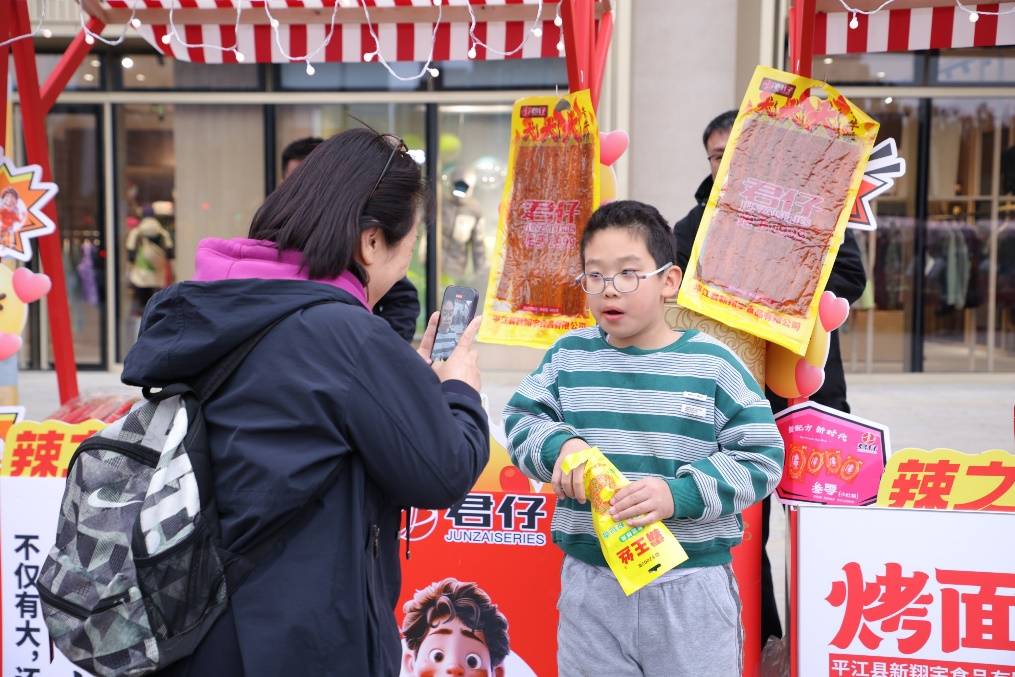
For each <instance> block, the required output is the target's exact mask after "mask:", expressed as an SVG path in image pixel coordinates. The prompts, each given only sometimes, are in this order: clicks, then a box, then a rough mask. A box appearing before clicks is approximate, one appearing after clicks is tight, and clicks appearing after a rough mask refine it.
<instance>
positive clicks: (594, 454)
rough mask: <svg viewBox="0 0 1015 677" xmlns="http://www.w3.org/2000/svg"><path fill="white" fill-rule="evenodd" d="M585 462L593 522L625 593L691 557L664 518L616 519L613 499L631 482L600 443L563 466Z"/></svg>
mask: <svg viewBox="0 0 1015 677" xmlns="http://www.w3.org/2000/svg"><path fill="white" fill-rule="evenodd" d="M582 463H584V464H585V477H584V482H585V496H586V498H588V500H589V502H590V503H592V526H593V528H595V530H596V535H597V536H598V537H599V547H600V548H602V551H603V557H605V558H606V563H607V564H609V565H610V569H611V570H612V571H613V575H614V576H616V577H617V581H618V582H619V583H620V587H621V588H623V590H624V594H626V595H631V594H634V593H635V592H637V591H638V590H640V589H641V588H643V587H645V586H646V585H648V584H649V583H651V582H652V581H654V580H655V579H657V578H659V577H660V576H662V575H663V574H664V573H666V572H667V571H669V570H670V569H672V568H673V567H675V566H677V565H678V564H680V563H681V562H686V561H687V553H685V552H684V549H683V548H682V547H680V543H679V542H678V541H677V539H676V537H675V536H674V535H673V533H672V532H671V531H670V530H669V529H668V528H666V525H664V524H663V523H662V522H653V523H651V524H649V525H647V526H644V527H631V526H628V525H627V523H625V522H615V521H613V518H611V517H610V500H611V499H612V498H613V495H614V494H615V493H617V490H618V489H620V488H621V487H623V486H625V485H628V484H630V482H629V481H628V479H627V478H626V477H624V476H623V475H622V474H621V473H620V471H619V470H617V466H615V465H613V463H611V462H610V460H609V459H608V458H606V456H605V455H604V454H603V452H602V451H600V450H599V448H598V447H589V448H588V449H584V450H582V451H579V452H578V453H575V454H571V455H570V456H568V457H567V458H565V459H564V463H563V464H562V466H561V467H562V469H563V470H564V472H571V471H572V470H574V469H575V468H577V467H578V466H580V465H581V464H582Z"/></svg>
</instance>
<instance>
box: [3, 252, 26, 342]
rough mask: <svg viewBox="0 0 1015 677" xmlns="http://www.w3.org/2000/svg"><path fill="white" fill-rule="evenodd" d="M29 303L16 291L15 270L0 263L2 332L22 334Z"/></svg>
mask: <svg viewBox="0 0 1015 677" xmlns="http://www.w3.org/2000/svg"><path fill="white" fill-rule="evenodd" d="M27 319H28V304H27V303H25V302H24V301H22V300H21V297H19V296H18V294H17V293H16V292H15V291H14V271H12V270H11V269H10V268H8V267H7V266H4V265H0V333H4V334H16V335H19V336H20V335H21V330H22V329H24V328H25V320H27Z"/></svg>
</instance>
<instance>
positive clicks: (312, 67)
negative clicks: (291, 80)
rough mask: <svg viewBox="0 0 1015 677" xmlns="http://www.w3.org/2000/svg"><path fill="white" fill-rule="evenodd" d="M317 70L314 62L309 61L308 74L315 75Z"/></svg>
mask: <svg viewBox="0 0 1015 677" xmlns="http://www.w3.org/2000/svg"><path fill="white" fill-rule="evenodd" d="M316 72H317V70H316V69H315V68H314V65H313V64H312V63H307V75H313V74H314V73H316Z"/></svg>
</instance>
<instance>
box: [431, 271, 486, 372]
mask: <svg viewBox="0 0 1015 677" xmlns="http://www.w3.org/2000/svg"><path fill="white" fill-rule="evenodd" d="M478 304H479V292H477V291H476V290H475V289H472V288H471V287H456V286H451V287H448V288H447V289H445V290H444V298H443V300H442V301H441V308H440V313H441V314H440V319H439V320H438V322H437V336H436V338H435V339H434V344H433V350H432V352H431V353H430V359H432V360H433V361H435V362H437V361H442V360H446V359H448V358H449V357H451V353H452V352H454V350H455V347H456V346H457V345H458V341H459V340H460V339H461V338H462V332H464V331H465V329H466V327H468V326H469V323H470V322H472V319H473V318H474V317H475V316H476V308H477V306H478Z"/></svg>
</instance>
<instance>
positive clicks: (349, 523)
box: [123, 129, 489, 677]
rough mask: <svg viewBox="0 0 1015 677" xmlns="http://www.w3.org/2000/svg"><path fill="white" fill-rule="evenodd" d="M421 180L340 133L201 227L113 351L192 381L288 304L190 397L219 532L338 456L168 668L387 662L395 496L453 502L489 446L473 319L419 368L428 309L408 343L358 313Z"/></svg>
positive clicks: (435, 504) (236, 542)
mask: <svg viewBox="0 0 1015 677" xmlns="http://www.w3.org/2000/svg"><path fill="white" fill-rule="evenodd" d="M425 196H426V193H425V190H424V185H423V182H422V180H421V177H420V172H419V168H418V167H417V165H416V163H415V162H414V161H413V160H412V159H411V158H410V157H409V156H408V154H407V153H406V152H405V146H404V145H403V144H401V143H400V142H397V141H395V140H393V139H392V137H387V136H381V135H378V134H376V133H374V132H372V131H368V130H364V129H356V130H351V131H347V132H344V133H342V134H339V135H337V136H335V137H333V138H331V139H329V140H328V141H326V142H325V143H323V144H322V145H321V146H320V147H319V148H318V149H317V150H315V151H314V152H313V153H312V154H311V155H310V156H309V157H308V158H307V160H306V161H305V162H304V163H303V164H302V165H301V166H300V167H299V169H297V171H296V173H295V174H294V175H293V176H292V177H291V178H290V179H289V180H287V181H285V182H284V183H283V184H282V185H281V186H280V187H279V188H278V189H277V190H276V191H275V192H274V193H272V194H271V195H269V196H268V198H267V200H265V202H264V204H263V205H262V206H261V208H260V209H259V210H258V211H257V214H256V215H255V216H254V220H253V223H252V225H251V228H250V239H235V240H205V241H203V242H202V243H201V244H200V246H199V248H198V252H197V271H196V275H195V280H196V281H195V282H185V283H183V284H179V285H176V286H174V287H171V288H169V289H167V290H166V291H164V292H162V293H160V294H159V295H158V296H156V297H155V298H154V299H152V301H151V303H150V304H149V305H148V307H147V309H146V311H145V317H144V319H143V321H142V330H141V335H140V337H139V338H138V342H137V344H136V345H135V346H134V348H133V349H132V350H131V352H130V354H129V355H128V356H127V359H126V361H125V368H124V375H123V379H124V381H125V382H127V383H132V384H136V385H147V386H161V385H164V384H166V383H169V382H172V381H180V380H183V381H186V380H188V379H193V378H196V377H198V376H200V375H201V374H202V373H204V372H205V371H206V370H208V369H209V368H210V367H211V366H212V365H215V364H216V363H218V361H219V360H221V359H222V358H223V357H224V356H225V355H227V354H228V353H229V352H230V351H232V350H233V349H234V348H236V347H237V346H239V345H240V344H242V343H243V342H244V341H245V340H246V339H248V338H249V337H251V336H254V335H256V334H257V333H258V332H260V331H261V330H262V329H264V328H265V327H267V326H270V325H271V324H273V323H274V322H276V321H277V320H279V319H280V318H283V319H281V321H280V322H279V323H278V325H277V326H275V328H274V329H272V330H271V331H270V332H269V333H268V334H267V335H266V336H265V337H264V338H263V339H262V340H261V341H260V343H259V344H258V345H257V347H256V348H255V349H254V350H253V351H252V352H251V353H250V355H249V357H248V358H247V359H246V361H245V362H244V363H243V364H242V365H241V366H240V367H239V369H238V370H237V371H236V373H235V374H234V375H233V376H232V377H231V378H230V380H229V381H228V382H227V383H226V384H225V386H224V387H223V388H222V390H220V391H219V393H218V394H217V396H216V397H215V398H213V399H212V400H211V401H210V402H209V403H208V404H207V405H206V407H205V413H206V417H207V422H208V436H209V442H210V447H211V449H212V452H213V464H214V466H213V473H214V476H215V492H216V494H215V497H216V500H217V502H218V509H219V514H220V518H221V525H222V539H223V546H224V547H225V548H227V549H230V550H240V551H242V549H243V547H244V544H245V543H250V542H251V541H252V540H253V539H256V538H257V536H258V534H259V533H263V532H264V529H265V527H266V525H270V524H272V523H275V524H277V523H278V519H279V517H280V516H284V515H286V514H292V511H293V510H294V508H295V507H296V506H299V505H300V504H301V503H304V502H306V500H307V498H308V497H309V496H312V495H313V493H314V491H315V489H317V488H318V487H320V486H321V484H322V482H324V478H325V477H327V476H328V475H329V473H330V472H331V471H332V470H334V469H335V468H336V467H340V472H339V473H338V479H337V480H336V481H335V482H334V484H333V485H331V486H330V488H329V489H328V490H327V491H326V492H325V494H324V495H323V499H322V500H321V502H320V503H321V505H320V506H318V507H315V508H313V509H311V510H310V511H308V514H307V515H306V516H301V517H300V518H298V519H296V520H294V521H293V522H292V523H291V524H292V525H293V526H291V527H287V528H286V529H285V530H284V535H283V536H282V537H281V538H280V539H279V543H278V546H277V554H274V555H272V556H270V557H269V558H268V559H267V560H266V561H262V562H261V563H260V564H259V565H258V566H257V567H256V568H255V569H254V570H253V572H252V573H251V574H250V575H249V577H248V578H247V579H246V580H245V581H244V583H243V584H242V585H241V586H240V587H239V588H238V589H237V590H236V591H235V592H234V594H233V596H232V597H231V602H230V610H229V612H227V613H226V614H225V616H224V617H223V619H222V620H220V621H219V622H218V623H217V624H216V625H215V626H214V627H213V628H212V630H211V631H210V633H209V634H208V635H207V636H206V637H205V639H204V641H203V642H202V644H201V645H200V646H199V647H198V649H197V651H196V652H195V654H194V655H193V656H191V657H190V658H189V659H187V660H184V661H182V662H181V663H178V664H176V665H174V666H171V667H170V668H169V669H168V670H167V671H166V672H167V674H173V675H193V676H204V675H215V676H216V677H227V676H230V675H252V676H253V675H285V674H288V675H296V674H299V675H397V674H398V665H399V660H400V656H401V645H400V640H399V637H398V630H397V628H396V626H395V620H394V615H393V609H394V606H395V604H396V602H397V597H398V593H399V585H400V572H399V564H398V550H399V547H398V546H399V536H398V529H399V511H400V509H401V508H402V507H403V506H418V507H425V508H445V507H449V506H451V505H453V504H454V503H456V502H457V501H459V500H461V499H462V498H463V497H464V496H465V495H466V493H467V492H468V491H469V489H470V487H471V486H472V485H473V483H474V482H475V481H476V479H477V477H478V476H479V473H480V472H481V471H482V469H483V467H484V465H485V464H486V461H487V456H488V454H489V440H488V435H489V430H488V427H487V421H486V415H485V414H484V412H483V409H482V407H481V405H480V398H479V394H478V392H477V391H478V389H479V385H480V384H479V371H478V367H477V363H476V351H475V348H474V347H473V339H474V337H475V333H476V329H477V326H478V325H476V324H475V323H474V324H473V325H471V326H470V328H469V331H468V332H466V335H465V336H463V339H462V342H461V344H460V345H459V347H458V349H457V350H456V351H455V353H454V354H453V355H452V356H451V358H450V359H449V360H447V361H446V362H444V363H440V364H436V365H434V366H433V367H432V368H431V367H430V366H429V364H428V363H429V360H428V359H425V357H424V356H427V355H429V348H430V346H432V343H433V337H434V333H435V330H436V320H437V317H436V315H435V316H434V317H432V318H430V323H429V326H428V327H427V331H426V335H425V337H424V340H423V346H422V347H421V349H420V354H416V353H415V352H413V350H412V349H411V348H410V347H409V346H408V345H407V344H406V343H405V342H404V341H403V340H402V339H400V338H399V337H398V335H397V334H395V332H394V331H392V330H391V328H390V327H389V326H388V324H387V323H386V322H384V320H382V319H380V318H377V317H374V316H373V315H372V314H371V312H370V308H371V306H372V304H373V303H374V302H375V301H376V300H377V299H379V298H380V297H381V296H383V295H384V294H385V293H386V292H387V291H388V289H389V288H390V287H391V286H392V285H393V284H394V283H395V282H396V281H398V280H401V279H402V278H403V277H404V276H405V273H406V270H407V269H408V266H409V260H410V258H411V256H412V250H413V245H414V243H415V239H416V237H415V236H416V229H417V221H418V220H419V218H420V215H421V214H422V213H423V211H424V206H425V202H426V200H425ZM312 302H320V303H319V304H318V305H314V306H312V307H306V308H304V306H306V305H307V304H308V303H312ZM299 308H303V309H302V310H296V312H293V311H294V309H299ZM290 313H291V314H290Z"/></svg>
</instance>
